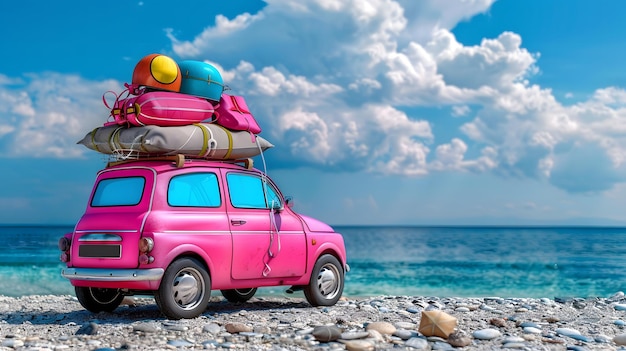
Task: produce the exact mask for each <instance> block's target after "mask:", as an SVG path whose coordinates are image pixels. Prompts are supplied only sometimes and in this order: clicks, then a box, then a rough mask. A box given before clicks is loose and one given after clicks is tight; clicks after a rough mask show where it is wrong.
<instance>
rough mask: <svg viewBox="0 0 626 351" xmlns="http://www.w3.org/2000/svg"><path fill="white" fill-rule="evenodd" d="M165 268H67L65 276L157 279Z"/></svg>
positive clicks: (73, 278) (125, 279)
mask: <svg viewBox="0 0 626 351" xmlns="http://www.w3.org/2000/svg"><path fill="white" fill-rule="evenodd" d="M164 272H165V270H164V269H163V268H151V269H103V268H65V269H63V270H62V271H61V275H62V276H63V278H67V279H69V280H94V281H107V282H128V281H135V282H138V281H157V280H160V279H161V277H163V273H164Z"/></svg>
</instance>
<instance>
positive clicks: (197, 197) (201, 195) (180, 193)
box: [167, 173, 222, 207]
mask: <svg viewBox="0 0 626 351" xmlns="http://www.w3.org/2000/svg"><path fill="white" fill-rule="evenodd" d="M167 203H168V204H169V205H170V206H173V207H219V206H221V205H222V199H221V197H220V190H219V186H218V183H217V175H215V173H188V174H182V175H178V176H175V177H172V179H171V180H170V184H169V187H168V189H167Z"/></svg>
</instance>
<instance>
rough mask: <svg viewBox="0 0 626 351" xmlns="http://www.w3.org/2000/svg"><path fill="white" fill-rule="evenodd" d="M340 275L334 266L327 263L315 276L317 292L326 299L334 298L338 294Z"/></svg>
mask: <svg viewBox="0 0 626 351" xmlns="http://www.w3.org/2000/svg"><path fill="white" fill-rule="evenodd" d="M340 281H341V275H340V274H339V271H338V270H337V267H335V265H333V264H330V263H327V264H325V265H324V266H322V269H320V272H319V274H318V275H317V288H318V289H319V292H320V293H321V294H322V295H323V296H324V297H325V298H327V299H332V298H334V297H335V296H336V295H337V293H338V292H339V285H340Z"/></svg>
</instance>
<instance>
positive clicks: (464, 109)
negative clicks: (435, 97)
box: [452, 105, 472, 117]
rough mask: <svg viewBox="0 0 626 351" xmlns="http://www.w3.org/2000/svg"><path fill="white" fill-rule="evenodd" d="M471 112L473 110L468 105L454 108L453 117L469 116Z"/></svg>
mask: <svg viewBox="0 0 626 351" xmlns="http://www.w3.org/2000/svg"><path fill="white" fill-rule="evenodd" d="M471 111H472V110H471V109H470V107H469V106H467V105H461V106H452V116H453V117H462V116H467V115H468V114H469V113H470V112H471Z"/></svg>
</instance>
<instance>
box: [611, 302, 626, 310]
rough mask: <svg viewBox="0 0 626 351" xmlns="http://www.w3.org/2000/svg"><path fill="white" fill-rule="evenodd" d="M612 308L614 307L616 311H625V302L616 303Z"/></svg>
mask: <svg viewBox="0 0 626 351" xmlns="http://www.w3.org/2000/svg"><path fill="white" fill-rule="evenodd" d="M613 308H615V310H616V311H626V304H623V303H618V304H615V306H613Z"/></svg>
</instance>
